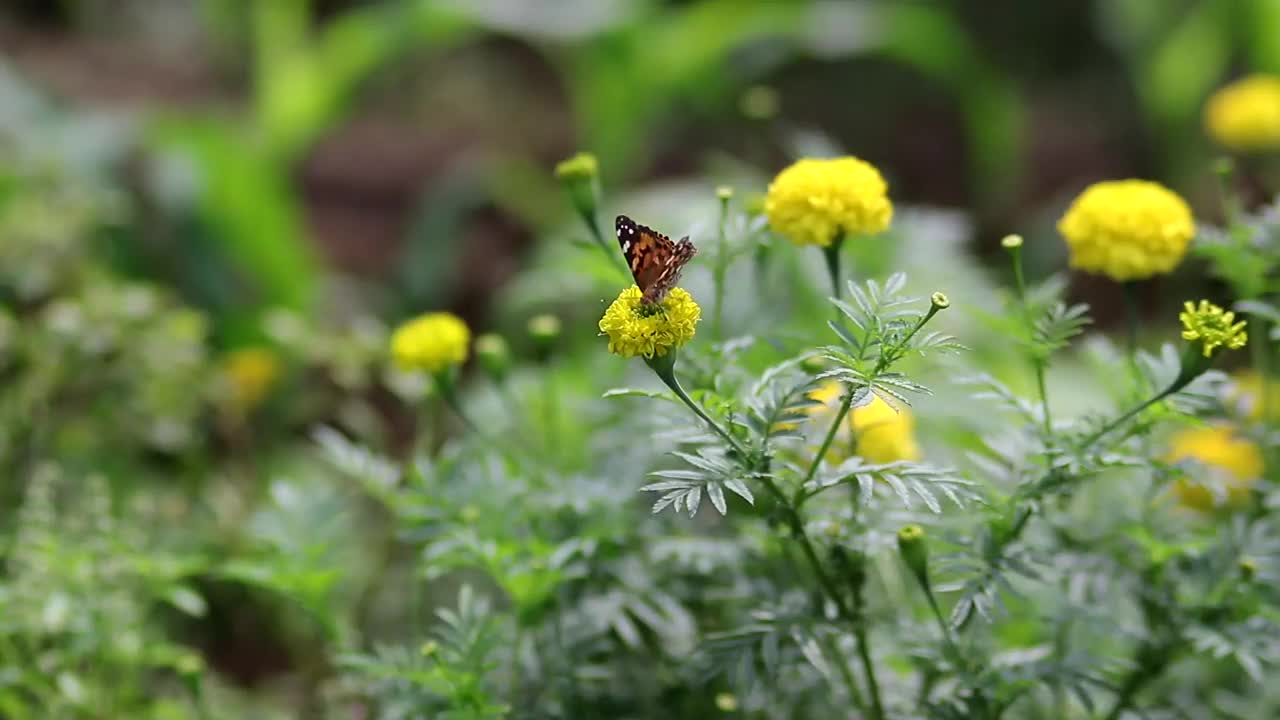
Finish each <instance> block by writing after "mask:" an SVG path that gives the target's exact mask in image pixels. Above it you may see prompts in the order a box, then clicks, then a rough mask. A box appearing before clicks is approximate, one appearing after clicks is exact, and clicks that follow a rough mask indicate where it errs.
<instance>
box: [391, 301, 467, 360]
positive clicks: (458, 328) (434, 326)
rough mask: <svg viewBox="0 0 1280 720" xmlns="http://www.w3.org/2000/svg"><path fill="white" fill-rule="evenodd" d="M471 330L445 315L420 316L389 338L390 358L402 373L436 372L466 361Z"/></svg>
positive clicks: (436, 313) (429, 314) (457, 320)
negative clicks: (403, 371)
mask: <svg viewBox="0 0 1280 720" xmlns="http://www.w3.org/2000/svg"><path fill="white" fill-rule="evenodd" d="M470 345H471V331H470V330H469V329H467V324H466V323H464V322H463V321H462V320H461V319H460V318H459V317H458V316H456V315H454V314H452V313H447V312H433V313H427V314H425V315H421V316H419V317H417V318H414V319H413V320H410V321H408V322H406V323H405V324H403V325H401V326H400V327H398V328H396V331H395V333H393V334H392V335H391V357H392V359H393V360H395V362H396V364H397V365H399V366H400V368H401V369H403V370H423V371H426V372H428V373H432V374H435V373H439V372H441V371H443V370H445V369H448V368H450V367H454V366H457V365H461V364H462V363H464V362H466V360H467V350H468V348H469V346H470Z"/></svg>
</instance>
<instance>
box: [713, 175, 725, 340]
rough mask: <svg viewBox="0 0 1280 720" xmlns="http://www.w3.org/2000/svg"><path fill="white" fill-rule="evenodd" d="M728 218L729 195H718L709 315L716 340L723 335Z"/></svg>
mask: <svg viewBox="0 0 1280 720" xmlns="http://www.w3.org/2000/svg"><path fill="white" fill-rule="evenodd" d="M728 219H729V196H728V195H721V196H720V230H719V234H718V235H717V243H716V264H715V268H714V270H713V272H712V276H713V279H714V281H715V291H716V306H715V312H714V314H713V315H712V316H711V334H712V335H714V336H715V339H716V340H721V339H723V338H724V335H723V333H722V331H721V318H722V317H723V310H724V289H725V285H724V278H725V274H726V273H727V272H728V270H729V251H728V244H729V241H728V239H727V238H726V236H725V226H726V224H727V223H728Z"/></svg>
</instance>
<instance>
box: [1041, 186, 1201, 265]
mask: <svg viewBox="0 0 1280 720" xmlns="http://www.w3.org/2000/svg"><path fill="white" fill-rule="evenodd" d="M1195 231H1196V226H1195V221H1194V220H1193V219H1192V217H1191V208H1189V207H1188V206H1187V203H1186V201H1185V200H1183V199H1182V198H1181V197H1180V196H1179V195H1178V194H1177V193H1175V192H1173V191H1172V190H1169V189H1168V188H1166V187H1164V186H1163V185H1160V184H1159V183H1154V182H1148V181H1146V180H1115V181H1107V182H1100V183H1094V184H1093V185H1090V186H1089V187H1088V188H1086V189H1085V191H1084V192H1083V193H1081V194H1080V196H1079V197H1077V198H1076V199H1075V202H1073V203H1072V204H1071V207H1070V208H1069V209H1068V210H1067V213H1066V214H1065V215H1063V216H1062V219H1061V220H1059V221H1058V232H1060V233H1062V236H1063V238H1065V239H1066V241H1067V249H1068V250H1069V251H1070V256H1071V257H1070V263H1071V267H1073V268H1078V269H1080V270H1084V271H1085V272H1091V273H1099V274H1102V275H1106V276H1107V277H1110V278H1111V279H1112V280H1115V281H1117V282H1124V281H1127V280H1142V279H1145V278H1149V277H1151V276H1153V275H1159V274H1163V273H1168V272H1170V271H1172V270H1173V269H1174V268H1175V267H1177V266H1178V263H1179V262H1181V261H1182V257H1183V255H1184V254H1186V251H1187V245H1188V244H1190V242H1191V238H1192V236H1194V235H1195Z"/></svg>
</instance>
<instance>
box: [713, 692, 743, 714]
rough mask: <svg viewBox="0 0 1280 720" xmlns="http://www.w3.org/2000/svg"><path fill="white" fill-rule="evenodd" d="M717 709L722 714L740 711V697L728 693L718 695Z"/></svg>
mask: <svg viewBox="0 0 1280 720" xmlns="http://www.w3.org/2000/svg"><path fill="white" fill-rule="evenodd" d="M716 709H717V710H719V711H720V712H727V713H731V712H734V711H735V710H737V709H738V696H736V695H734V694H733V693H727V692H722V693H717V694H716Z"/></svg>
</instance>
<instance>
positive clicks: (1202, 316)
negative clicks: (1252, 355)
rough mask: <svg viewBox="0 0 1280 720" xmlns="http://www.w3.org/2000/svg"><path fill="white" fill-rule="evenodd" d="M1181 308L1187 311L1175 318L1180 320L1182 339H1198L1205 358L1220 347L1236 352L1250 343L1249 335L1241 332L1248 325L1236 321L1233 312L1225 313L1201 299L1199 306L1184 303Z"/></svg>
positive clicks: (1188, 302)
mask: <svg viewBox="0 0 1280 720" xmlns="http://www.w3.org/2000/svg"><path fill="white" fill-rule="evenodd" d="M1184 307H1185V308H1186V309H1185V310H1183V311H1182V312H1180V313H1178V319H1179V320H1181V321H1182V339H1183V340H1191V341H1196V340H1199V341H1200V344H1201V345H1202V346H1203V347H1204V356H1205V357H1209V356H1211V355H1213V351H1214V349H1216V348H1217V347H1219V346H1222V347H1226V348H1227V349H1228V350H1239V349H1240V348H1242V347H1244V346H1245V343H1246V342H1248V341H1249V335H1248V333H1246V332H1245V331H1244V326H1245V325H1246V324H1247V323H1246V322H1245V321H1244V320H1241V321H1240V322H1235V319H1236V314H1235V313H1233V312H1230V311H1224V310H1223V309H1222V308H1220V307H1218V306H1217V305H1214V304H1213V303H1211V302H1209V301H1208V300H1201V301H1200V305H1199V306H1198V307H1197V306H1196V305H1195V304H1194V303H1192V302H1190V301H1187V303H1186V304H1185V305H1184Z"/></svg>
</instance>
